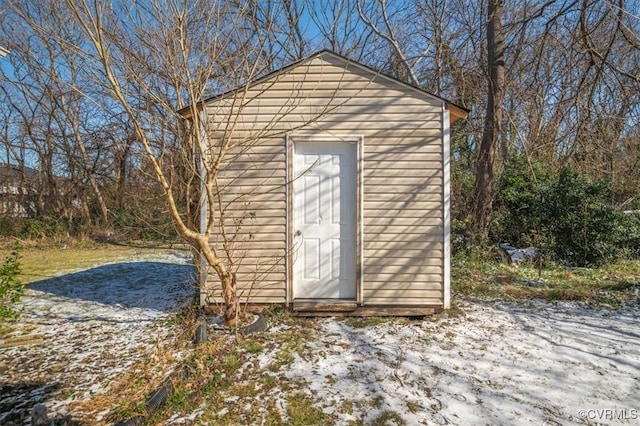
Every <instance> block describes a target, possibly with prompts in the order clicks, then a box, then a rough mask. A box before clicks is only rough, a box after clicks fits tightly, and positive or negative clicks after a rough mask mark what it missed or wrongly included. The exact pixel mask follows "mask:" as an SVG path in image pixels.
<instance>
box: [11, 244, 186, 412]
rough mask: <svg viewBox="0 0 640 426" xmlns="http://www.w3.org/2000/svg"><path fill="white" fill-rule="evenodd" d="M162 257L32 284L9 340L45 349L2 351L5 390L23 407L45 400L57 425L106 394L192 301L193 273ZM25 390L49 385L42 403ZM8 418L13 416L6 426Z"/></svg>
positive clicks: (179, 260)
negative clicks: (72, 406)
mask: <svg viewBox="0 0 640 426" xmlns="http://www.w3.org/2000/svg"><path fill="white" fill-rule="evenodd" d="M156 257H157V259H156V260H153V259H140V260H139V261H133V262H120V263H108V264H104V265H100V266H97V267H93V268H90V269H87V270H81V271H76V272H73V273H68V274H65V275H60V276H58V277H55V278H50V279H46V280H42V281H39V282H35V283H32V284H29V285H28V287H27V290H26V292H25V295H24V297H23V300H22V301H21V308H22V309H23V311H22V317H21V319H20V322H19V323H18V324H16V326H15V327H14V328H15V329H14V331H12V333H11V334H10V335H9V336H6V337H7V338H11V337H20V336H38V337H39V338H41V343H36V344H34V345H31V346H24V345H23V346H15V347H8V348H1V349H0V371H2V372H3V374H2V378H1V381H2V383H1V384H2V386H8V387H9V389H10V392H11V393H12V394H15V395H13V396H14V397H15V398H16V400H17V401H21V403H22V406H23V407H30V406H32V405H33V404H32V403H30V402H29V399H31V400H33V401H36V400H37V401H42V400H45V401H44V402H43V403H44V404H45V405H46V406H47V408H48V410H49V413H50V415H51V416H54V417H55V416H58V415H60V414H61V413H64V412H65V410H67V409H68V408H67V406H68V404H69V403H71V402H78V401H82V400H85V399H87V398H90V397H91V396H93V395H96V394H100V393H104V392H105V391H106V390H107V389H108V387H109V385H110V382H111V381H112V380H113V379H115V378H117V377H119V376H121V375H123V374H124V373H126V372H127V371H128V369H129V368H130V367H131V365H132V364H133V363H134V362H136V361H137V360H139V359H141V357H142V356H144V354H145V353H149V352H150V351H152V350H153V348H154V347H155V346H156V344H157V342H159V341H164V340H166V339H172V338H173V335H174V330H173V328H172V327H169V326H167V325H166V324H164V323H163V320H164V319H165V318H167V317H169V316H170V315H172V313H173V312H174V311H175V309H176V308H178V307H179V305H180V304H182V303H184V302H185V300H186V298H187V297H188V296H189V295H191V294H193V286H192V284H191V283H192V282H193V278H192V277H193V269H192V267H190V266H188V265H189V262H188V260H187V258H185V257H184V256H183V255H181V254H176V255H168V256H164V257H163V256H156ZM179 356H180V355H179V354H174V357H179ZM21 383H40V384H43V385H45V386H46V385H47V384H51V385H50V386H49V387H48V388H47V389H46V390H45V394H43V395H40V394H38V395H39V396H37V395H32V394H30V392H32V391H33V389H32V388H30V387H29V386H26V387H21V386H20V385H19V384H21ZM36 396H37V397H36ZM37 401H36V402H37ZM13 408H15V404H14V406H13V407H8V409H13ZM72 414H73V415H74V416H75V415H76V414H78V413H72ZM16 415H17V414H16V413H13V414H12V416H16ZM3 416H5V417H7V418H8V417H9V414H8V412H4V413H0V423H3V421H2V419H3V418H5V417H3ZM100 416H104V413H102V414H100ZM18 423H19V422H18Z"/></svg>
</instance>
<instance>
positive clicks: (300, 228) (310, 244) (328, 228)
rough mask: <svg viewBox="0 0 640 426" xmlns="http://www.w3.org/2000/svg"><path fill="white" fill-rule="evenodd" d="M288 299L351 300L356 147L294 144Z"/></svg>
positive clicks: (336, 144) (354, 250)
mask: <svg viewBox="0 0 640 426" xmlns="http://www.w3.org/2000/svg"><path fill="white" fill-rule="evenodd" d="M293 167H294V169H293V170H294V179H295V180H294V182H293V197H294V212H293V222H294V231H293V232H294V250H295V251H294V254H293V259H294V261H293V275H294V276H293V297H294V298H301V299H355V298H356V145H355V144H349V143H344V142H320V141H313V142H300V143H296V144H294V165H293Z"/></svg>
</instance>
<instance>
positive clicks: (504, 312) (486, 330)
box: [258, 301, 640, 425]
mask: <svg viewBox="0 0 640 426" xmlns="http://www.w3.org/2000/svg"><path fill="white" fill-rule="evenodd" d="M462 309H463V310H464V312H465V314H464V315H463V316H461V317H458V318H450V319H446V318H445V319H437V320H433V319H426V320H425V321H423V322H420V323H415V322H413V323H409V324H401V323H399V322H394V321H390V322H388V323H383V324H380V325H376V326H370V327H367V328H354V327H352V326H350V325H349V324H348V323H346V322H344V321H339V320H336V319H331V318H329V319H323V320H319V322H318V324H319V327H318V330H315V331H313V337H312V338H310V339H309V340H308V341H307V343H306V347H305V351H304V353H303V355H302V356H296V358H295V361H294V363H293V364H292V365H290V366H288V367H287V371H286V372H285V374H286V376H287V377H289V378H291V379H303V380H304V381H305V382H306V383H308V385H307V387H306V391H307V393H308V395H309V396H311V397H312V398H314V400H316V401H317V402H318V404H320V403H321V404H322V405H321V406H322V407H323V410H324V411H325V413H327V414H333V413H334V412H335V413H336V414H337V413H339V415H337V418H338V419H339V422H338V423H339V424H347V423H349V422H351V421H363V422H364V423H365V424H369V423H372V422H374V421H375V420H376V419H377V418H378V417H379V416H380V415H382V413H384V412H385V411H391V412H394V413H397V414H398V415H399V416H401V417H402V418H403V420H404V421H405V422H406V423H407V424H461V425H465V424H535V425H539V424H556V423H557V424H584V423H588V422H594V421H596V422H598V423H599V424H617V420H616V419H608V418H606V415H600V416H599V417H597V418H595V417H594V416H597V415H598V414H597V412H596V411H581V410H621V409H625V410H627V411H626V413H627V414H628V415H629V416H632V415H633V414H634V413H635V414H637V416H636V417H635V420H634V421H636V422H637V423H640V402H639V400H638V395H640V379H639V377H640V333H639V331H638V330H639V329H638V320H639V319H640V318H639V315H638V311H637V310H634V309H626V310H620V311H603V310H592V309H589V308H585V307H582V306H580V305H576V304H572V303H554V304H550V303H545V302H541V301H535V302H532V303H530V304H512V303H499V304H494V305H483V304H476V303H474V304H470V303H465V304H464V305H463V307H462ZM268 356H269V355H268V354H262V355H261V356H260V357H258V359H259V364H260V366H261V367H262V366H265V365H268V363H269V360H268ZM347 403H351V404H352V407H353V408H352V410H350V412H345V411H344V410H342V409H341V407H344V406H345V404H347ZM633 410H635V411H633ZM285 411H286V410H285ZM585 413H586V414H585ZM600 413H601V414H602V413H604V411H600ZM589 416H590V417H589ZM585 417H589V418H585ZM544 422H547V423H544Z"/></svg>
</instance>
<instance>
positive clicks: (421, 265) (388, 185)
mask: <svg viewBox="0 0 640 426" xmlns="http://www.w3.org/2000/svg"><path fill="white" fill-rule="evenodd" d="M241 93H243V94H244V93H245V92H242V91H241ZM237 96H240V95H237ZM243 96H244V95H243ZM239 105H242V107H239ZM442 108H443V105H442V102H440V101H438V100H436V99H434V98H431V97H429V96H428V95H426V94H424V93H422V92H420V91H418V90H413V89H410V88H408V87H407V86H405V85H403V84H400V83H396V82H393V81H392V80H390V79H387V78H385V77H381V76H373V78H372V74H371V72H370V71H368V70H364V69H362V68H360V67H358V66H356V65H354V64H348V65H347V69H346V70H345V68H344V63H343V62H342V61H341V60H340V59H339V58H335V57H333V56H331V55H328V56H322V55H321V56H319V57H315V58H313V59H311V60H310V61H308V62H306V63H303V64H301V65H298V66H297V67H294V68H292V69H290V70H288V71H286V72H284V73H282V74H279V75H275V76H273V77H271V78H270V79H269V81H266V82H261V83H259V84H255V85H254V86H252V87H250V88H249V89H248V90H247V91H246V96H244V97H243V99H236V100H233V99H232V98H231V97H229V96H228V97H226V98H225V97H223V98H219V99H216V100H213V101H211V102H210V103H209V104H208V105H207V107H206V111H207V113H208V114H209V116H210V124H211V125H212V126H213V127H214V131H213V132H212V137H219V136H220V135H223V134H225V132H227V134H229V122H231V121H235V126H234V128H233V140H234V141H235V142H237V143H239V144H242V143H244V144H245V145H246V144H248V145H249V146H250V147H249V148H247V149H241V148H237V149H235V150H234V154H233V159H232V161H230V162H228V163H227V164H225V166H224V167H223V169H222V171H221V179H220V183H221V185H223V186H224V187H225V188H226V192H227V193H226V194H225V195H224V197H223V204H224V205H225V206H226V209H225V215H226V218H227V223H229V222H228V221H229V220H233V219H237V220H240V219H242V221H243V222H242V226H241V227H240V229H239V230H237V233H236V236H237V241H236V247H235V249H236V250H237V252H238V253H241V254H242V256H243V259H244V260H246V264H244V263H243V264H241V265H240V266H239V267H238V285H239V288H240V289H241V295H242V296H243V297H245V296H246V295H247V294H248V291H249V289H251V301H252V302H256V303H271V302H280V303H281V302H284V301H285V298H286V291H287V287H286V282H285V279H286V271H285V257H286V256H287V250H286V241H285V239H286V226H287V224H286V208H287V200H286V188H285V184H286V176H287V171H286V152H285V135H286V134H290V133H301V134H309V135H316V134H322V135H337V136H356V135H359V136H363V140H364V149H363V173H362V176H361V178H362V180H363V195H362V196H363V199H362V202H363V223H362V224H361V225H362V226H363V235H362V236H363V261H364V265H363V277H362V278H363V288H362V297H363V302H364V304H365V305H385V304H389V305H442V303H443V232H444V230H443V200H442V197H443V195H442V194H443V188H442V185H443V164H442V151H443V150H442V131H441V119H442V115H441V114H442ZM236 115H237V117H236ZM248 216H251V218H250V219H247V217H248ZM227 228H228V229H230V230H234V229H233V228H234V226H233V225H232V224H228V225H227ZM234 232H235V230H234ZM263 256H267V257H266V258H265V257H263ZM211 279H212V281H214V282H217V280H216V279H215V277H212V278H211ZM242 292H244V293H242ZM219 296H220V294H219V293H218V294H217V297H218V298H219Z"/></svg>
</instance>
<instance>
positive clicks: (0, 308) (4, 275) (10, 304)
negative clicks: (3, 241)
mask: <svg viewBox="0 0 640 426" xmlns="http://www.w3.org/2000/svg"><path fill="white" fill-rule="evenodd" d="M20 250H21V247H20V244H19V243H15V244H13V246H12V247H11V253H10V254H9V255H8V256H7V257H6V258H5V260H4V263H3V264H2V266H0V322H5V321H11V320H15V319H16V318H17V317H18V315H19V311H17V310H16V309H15V307H14V304H15V303H16V302H18V301H19V300H20V299H21V298H22V295H23V293H24V289H25V286H24V284H22V282H21V281H20V279H18V276H19V275H20Z"/></svg>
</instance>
